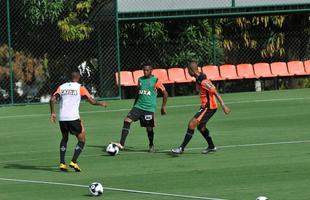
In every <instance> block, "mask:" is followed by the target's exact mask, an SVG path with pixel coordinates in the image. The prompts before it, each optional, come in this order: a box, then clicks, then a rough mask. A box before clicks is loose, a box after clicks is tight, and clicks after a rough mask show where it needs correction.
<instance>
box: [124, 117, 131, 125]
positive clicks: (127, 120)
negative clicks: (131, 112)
mask: <svg viewBox="0 0 310 200" xmlns="http://www.w3.org/2000/svg"><path fill="white" fill-rule="evenodd" d="M125 122H126V123H129V124H131V122H132V119H130V118H129V117H126V118H125V119H124V123H125Z"/></svg>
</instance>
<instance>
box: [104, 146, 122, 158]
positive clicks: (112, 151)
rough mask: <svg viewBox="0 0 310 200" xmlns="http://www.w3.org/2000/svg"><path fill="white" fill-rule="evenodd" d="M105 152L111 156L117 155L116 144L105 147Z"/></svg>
mask: <svg viewBox="0 0 310 200" xmlns="http://www.w3.org/2000/svg"><path fill="white" fill-rule="evenodd" d="M106 152H107V153H108V154H109V155H111V156H115V155H117V154H118V152H119V148H118V146H117V145H116V144H113V143H111V144H109V145H108V146H107V149H106Z"/></svg>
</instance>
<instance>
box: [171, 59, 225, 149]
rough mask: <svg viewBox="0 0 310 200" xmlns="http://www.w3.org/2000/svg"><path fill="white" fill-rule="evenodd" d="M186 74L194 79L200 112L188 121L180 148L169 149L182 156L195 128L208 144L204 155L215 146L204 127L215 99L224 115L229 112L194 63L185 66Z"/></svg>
mask: <svg viewBox="0 0 310 200" xmlns="http://www.w3.org/2000/svg"><path fill="white" fill-rule="evenodd" d="M187 68H188V72H189V74H190V75H191V76H192V77H195V78H196V89H197V90H198V91H199V95H200V100H201V107H200V110H199V111H198V112H197V113H196V114H195V115H194V117H193V118H192V119H191V120H190V121H189V123H188V128H187V132H186V134H185V137H184V140H183V142H182V144H181V146H180V147H177V148H174V149H171V152H172V153H174V154H182V153H183V152H184V149H185V147H186V145H187V144H188V143H189V141H190V140H191V139H192V137H193V134H194V131H195V128H196V127H197V128H198V130H199V131H200V133H201V134H202V136H203V137H204V138H205V140H206V141H207V143H208V147H207V148H206V149H205V150H203V151H202V153H204V154H208V153H210V152H215V151H216V146H215V145H214V143H213V140H212V137H211V136H210V132H209V130H208V129H207V127H206V124H207V122H208V121H209V119H210V118H211V117H212V116H213V115H214V113H215V112H216V110H217V102H216V99H217V100H218V101H219V102H220V104H221V106H222V109H223V111H224V113H225V114H228V113H229V112H230V109H229V108H228V107H227V106H226V105H225V104H224V101H223V99H222V98H221V96H220V95H219V93H218V92H217V91H216V88H215V86H214V85H213V84H212V83H211V81H210V80H208V79H207V76H206V75H205V74H203V73H200V72H199V70H198V66H197V63H196V62H190V63H189V65H188V66H187Z"/></svg>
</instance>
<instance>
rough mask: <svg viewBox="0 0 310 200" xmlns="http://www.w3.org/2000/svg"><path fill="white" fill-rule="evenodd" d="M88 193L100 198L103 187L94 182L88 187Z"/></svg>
mask: <svg viewBox="0 0 310 200" xmlns="http://www.w3.org/2000/svg"><path fill="white" fill-rule="evenodd" d="M89 191H90V193H91V194H92V195H93V196H100V195H102V193H103V187H102V185H101V184H100V183H97V182H94V183H92V184H90V185H89Z"/></svg>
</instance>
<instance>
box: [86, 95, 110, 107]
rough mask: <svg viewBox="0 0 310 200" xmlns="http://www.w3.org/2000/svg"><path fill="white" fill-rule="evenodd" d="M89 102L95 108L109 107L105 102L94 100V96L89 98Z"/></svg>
mask: <svg viewBox="0 0 310 200" xmlns="http://www.w3.org/2000/svg"><path fill="white" fill-rule="evenodd" d="M87 100H88V102H89V103H90V104H91V105H94V106H102V107H107V106H108V104H107V102H104V101H97V100H96V99H94V98H93V97H92V96H87Z"/></svg>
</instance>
